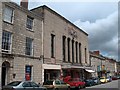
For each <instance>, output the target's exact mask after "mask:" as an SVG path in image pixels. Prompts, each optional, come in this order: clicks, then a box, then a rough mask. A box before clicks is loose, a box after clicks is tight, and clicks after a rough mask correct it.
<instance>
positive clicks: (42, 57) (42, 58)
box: [41, 20, 44, 83]
mask: <svg viewBox="0 0 120 90" xmlns="http://www.w3.org/2000/svg"><path fill="white" fill-rule="evenodd" d="M43 26H44V20H42V55H41V62H42V83H43V82H44V68H43V64H44V42H43V41H44V32H43V29H44V28H43Z"/></svg>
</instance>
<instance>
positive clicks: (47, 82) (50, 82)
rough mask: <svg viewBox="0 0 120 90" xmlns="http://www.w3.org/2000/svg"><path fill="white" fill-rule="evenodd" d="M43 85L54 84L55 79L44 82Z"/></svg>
mask: <svg viewBox="0 0 120 90" xmlns="http://www.w3.org/2000/svg"><path fill="white" fill-rule="evenodd" d="M43 85H53V81H46V82H44V83H43Z"/></svg>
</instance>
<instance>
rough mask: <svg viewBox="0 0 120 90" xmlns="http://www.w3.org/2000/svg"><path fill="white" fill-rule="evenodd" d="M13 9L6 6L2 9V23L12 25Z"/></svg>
mask: <svg viewBox="0 0 120 90" xmlns="http://www.w3.org/2000/svg"><path fill="white" fill-rule="evenodd" d="M13 11H14V10H13V8H11V7H9V6H6V7H5V9H4V16H3V18H4V21H6V22H8V23H13V15H14V14H13Z"/></svg>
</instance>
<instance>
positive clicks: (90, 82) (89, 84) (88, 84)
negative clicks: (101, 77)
mask: <svg viewBox="0 0 120 90" xmlns="http://www.w3.org/2000/svg"><path fill="white" fill-rule="evenodd" d="M85 85H86V86H93V85H95V82H94V80H93V79H86V80H85Z"/></svg>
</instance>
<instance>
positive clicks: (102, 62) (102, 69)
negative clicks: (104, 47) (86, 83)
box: [90, 51, 117, 77]
mask: <svg viewBox="0 0 120 90" xmlns="http://www.w3.org/2000/svg"><path fill="white" fill-rule="evenodd" d="M90 62H91V63H90V65H91V67H92V69H93V70H94V71H95V72H94V73H92V76H93V77H101V76H106V77H107V76H114V75H115V72H117V68H116V61H115V60H113V59H110V58H108V57H105V56H102V55H101V54H100V52H99V51H93V52H91V51H90Z"/></svg>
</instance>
